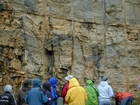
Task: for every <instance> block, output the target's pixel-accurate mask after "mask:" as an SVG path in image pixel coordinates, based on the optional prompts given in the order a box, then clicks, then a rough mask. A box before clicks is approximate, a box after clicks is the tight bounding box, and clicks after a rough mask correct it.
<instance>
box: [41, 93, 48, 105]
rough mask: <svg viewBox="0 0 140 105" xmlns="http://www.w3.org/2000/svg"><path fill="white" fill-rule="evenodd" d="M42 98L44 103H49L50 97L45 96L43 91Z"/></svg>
mask: <svg viewBox="0 0 140 105" xmlns="http://www.w3.org/2000/svg"><path fill="white" fill-rule="evenodd" d="M41 97H42V101H43V103H47V102H48V96H47V94H44V93H43V92H42V91H41Z"/></svg>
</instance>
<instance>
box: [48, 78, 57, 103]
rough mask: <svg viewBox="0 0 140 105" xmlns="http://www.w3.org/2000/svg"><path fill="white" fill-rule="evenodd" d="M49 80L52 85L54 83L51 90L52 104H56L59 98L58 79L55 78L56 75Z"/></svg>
mask: <svg viewBox="0 0 140 105" xmlns="http://www.w3.org/2000/svg"><path fill="white" fill-rule="evenodd" d="M49 82H50V83H51V85H52V90H51V93H52V97H53V102H52V105H56V100H57V99H58V94H57V92H56V85H57V79H56V78H54V77H51V78H50V79H49Z"/></svg>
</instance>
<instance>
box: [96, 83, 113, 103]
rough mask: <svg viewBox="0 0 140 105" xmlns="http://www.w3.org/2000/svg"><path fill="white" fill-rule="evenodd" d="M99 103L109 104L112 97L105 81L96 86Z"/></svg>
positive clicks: (109, 87) (110, 89) (111, 91)
mask: <svg viewBox="0 0 140 105" xmlns="http://www.w3.org/2000/svg"><path fill="white" fill-rule="evenodd" d="M98 90H99V103H102V102H105V103H111V101H110V98H112V97H113V96H114V93H113V90H112V88H111V86H110V85H109V84H108V82H107V81H101V82H100V84H99V85H98Z"/></svg>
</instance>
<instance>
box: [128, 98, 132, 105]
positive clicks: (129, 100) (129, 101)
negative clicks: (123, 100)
mask: <svg viewBox="0 0 140 105" xmlns="http://www.w3.org/2000/svg"><path fill="white" fill-rule="evenodd" d="M132 100H133V98H132V97H128V101H127V105H131V104H132Z"/></svg>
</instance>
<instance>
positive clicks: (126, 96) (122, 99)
mask: <svg viewBox="0 0 140 105" xmlns="http://www.w3.org/2000/svg"><path fill="white" fill-rule="evenodd" d="M115 100H116V105H131V104H132V100H133V95H132V94H131V93H130V92H118V93H116V95H115Z"/></svg>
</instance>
